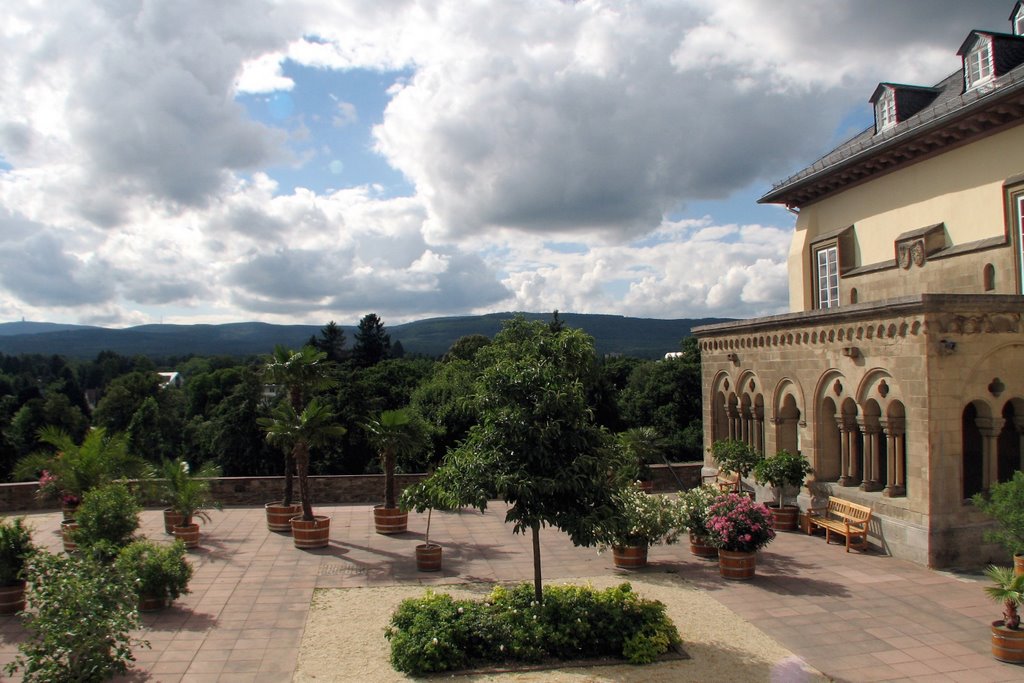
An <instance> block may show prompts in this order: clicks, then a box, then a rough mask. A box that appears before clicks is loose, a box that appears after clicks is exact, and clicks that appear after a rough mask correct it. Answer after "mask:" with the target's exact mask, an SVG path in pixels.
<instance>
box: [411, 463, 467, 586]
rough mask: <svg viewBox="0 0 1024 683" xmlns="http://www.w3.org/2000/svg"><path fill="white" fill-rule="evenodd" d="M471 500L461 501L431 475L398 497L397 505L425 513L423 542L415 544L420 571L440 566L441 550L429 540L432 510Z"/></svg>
mask: <svg viewBox="0 0 1024 683" xmlns="http://www.w3.org/2000/svg"><path fill="white" fill-rule="evenodd" d="M470 502H471V501H465V502H464V501H462V500H460V499H459V497H458V495H457V494H455V493H453V492H451V491H447V490H445V489H444V488H442V487H439V486H437V485H436V482H435V481H433V479H432V477H428V478H427V479H425V480H423V481H421V482H418V483H416V484H413V485H412V486H410V487H408V488H407V489H405V490H404V491H402V495H401V496H400V497H399V500H398V506H399V508H400V509H401V510H403V511H405V512H408V511H409V510H415V511H416V512H419V513H423V512H426V513H427V528H426V531H424V532H423V543H421V544H419V545H417V546H416V568H417V569H419V570H420V571H421V572H429V571H437V570H439V569H440V568H441V559H442V551H441V546H440V545H439V544H437V543H431V542H430V518H431V516H432V515H433V512H434V510H454V509H456V508H458V507H461V506H462V505H465V504H470Z"/></svg>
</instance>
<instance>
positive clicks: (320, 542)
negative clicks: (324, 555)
mask: <svg viewBox="0 0 1024 683" xmlns="http://www.w3.org/2000/svg"><path fill="white" fill-rule="evenodd" d="M291 525H292V540H293V541H294V542H295V547H296V548H301V549H303V550H309V549H311V548H324V547H326V546H327V542H328V541H329V540H330V538H331V518H330V517H327V516H325V515H313V521H311V522H306V521H303V519H302V515H296V516H295V517H292V519H291Z"/></svg>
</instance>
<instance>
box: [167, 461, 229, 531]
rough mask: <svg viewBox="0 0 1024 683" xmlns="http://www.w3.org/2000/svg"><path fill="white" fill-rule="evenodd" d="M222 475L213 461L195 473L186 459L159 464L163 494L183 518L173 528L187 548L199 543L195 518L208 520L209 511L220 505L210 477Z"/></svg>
mask: <svg viewBox="0 0 1024 683" xmlns="http://www.w3.org/2000/svg"><path fill="white" fill-rule="evenodd" d="M219 476H220V470H219V469H218V468H217V466H216V465H214V464H213V463H206V464H204V465H203V466H202V467H201V468H200V469H199V471H198V472H196V473H194V474H193V473H192V470H191V468H190V467H189V464H188V462H187V461H185V460H181V461H174V460H164V461H163V463H162V464H161V466H160V477H161V478H160V481H159V486H160V491H161V497H162V498H163V500H164V502H165V503H166V504H167V506H168V507H169V508H170V509H171V510H172V512H173V513H175V514H176V515H177V516H179V517H180V519H181V521H180V522H179V523H178V524H175V525H174V526H172V527H171V531H172V532H173V533H174V537H175V538H177V539H179V540H181V542H182V543H184V544H185V547H186V548H189V549H191V548H196V547H198V546H199V524H197V523H196V521H195V520H196V519H201V520H203V521H204V522H209V521H210V515H209V513H208V512H207V510H209V509H210V508H216V509H220V507H221V505H220V503H219V502H217V501H216V500H214V499H213V497H212V496H211V494H210V486H211V484H212V481H211V480H212V479H215V478H217V477H219Z"/></svg>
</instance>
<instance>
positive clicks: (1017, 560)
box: [1013, 554, 1024, 576]
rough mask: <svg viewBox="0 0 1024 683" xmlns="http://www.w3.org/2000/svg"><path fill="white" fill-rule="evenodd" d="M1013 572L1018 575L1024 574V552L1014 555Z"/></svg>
mask: <svg viewBox="0 0 1024 683" xmlns="http://www.w3.org/2000/svg"><path fill="white" fill-rule="evenodd" d="M1013 573H1014V574H1016V575H1017V576H1020V575H1021V574H1024V554H1017V555H1014V556H1013Z"/></svg>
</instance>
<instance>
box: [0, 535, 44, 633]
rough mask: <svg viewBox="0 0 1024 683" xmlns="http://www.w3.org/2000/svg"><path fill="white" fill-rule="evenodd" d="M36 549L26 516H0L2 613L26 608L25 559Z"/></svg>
mask: <svg viewBox="0 0 1024 683" xmlns="http://www.w3.org/2000/svg"><path fill="white" fill-rule="evenodd" d="M34 550H35V546H34V545H33V544H32V532H31V530H30V529H29V528H28V527H27V526H25V520H24V519H22V518H21V517H16V518H15V519H13V520H10V521H7V520H0V614H15V613H17V612H20V611H21V610H23V609H25V577H24V575H23V573H22V572H23V571H24V569H25V561H26V559H27V558H28V556H29V555H30V554H31V553H32V552H33V551H34Z"/></svg>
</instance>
